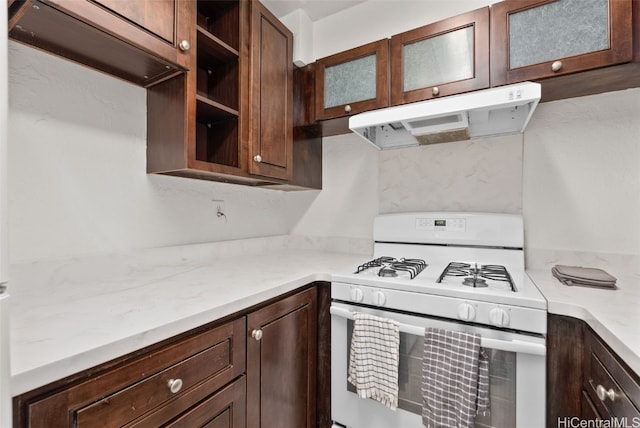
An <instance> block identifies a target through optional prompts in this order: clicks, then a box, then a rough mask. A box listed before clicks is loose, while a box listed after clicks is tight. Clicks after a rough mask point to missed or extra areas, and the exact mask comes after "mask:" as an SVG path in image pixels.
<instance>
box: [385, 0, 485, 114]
mask: <svg viewBox="0 0 640 428" xmlns="http://www.w3.org/2000/svg"><path fill="white" fill-rule="evenodd" d="M487 87H489V8H488V7H485V8H482V9H478V10H475V11H472V12H469V13H465V14H462V15H458V16H455V17H452V18H449V19H445V20H443V21H438V22H436V23H433V24H429V25H426V26H424V27H420V28H416V29H414V30H411V31H407V32H405V33H401V34H398V35H395V36H393V37H392V38H391V104H393V105H396V104H403V103H408V102H413V101H420V100H427V99H430V98H434V97H438V96H444V95H451V94H456V93H461V92H467V91H472V90H476V89H482V88H487Z"/></svg>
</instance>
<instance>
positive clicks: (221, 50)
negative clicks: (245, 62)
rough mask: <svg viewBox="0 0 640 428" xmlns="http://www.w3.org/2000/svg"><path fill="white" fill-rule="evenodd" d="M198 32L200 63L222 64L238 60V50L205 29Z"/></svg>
mask: <svg viewBox="0 0 640 428" xmlns="http://www.w3.org/2000/svg"><path fill="white" fill-rule="evenodd" d="M197 31H198V38H197V40H198V62H201V61H203V62H208V63H212V64H215V63H221V64H224V63H225V62H228V61H233V60H237V59H238V55H239V54H238V50H237V49H236V48H233V47H231V46H229V45H228V44H226V43H225V42H223V41H222V40H220V39H219V38H217V37H216V36H214V35H213V34H211V33H210V32H208V31H207V30H206V29H204V28H203V27H201V26H199V25H198V27H197Z"/></svg>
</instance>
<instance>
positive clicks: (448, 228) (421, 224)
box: [416, 218, 467, 232]
mask: <svg viewBox="0 0 640 428" xmlns="http://www.w3.org/2000/svg"><path fill="white" fill-rule="evenodd" d="M466 228H467V220H466V219H464V218H416V230H433V231H437V232H464V231H465V230H466Z"/></svg>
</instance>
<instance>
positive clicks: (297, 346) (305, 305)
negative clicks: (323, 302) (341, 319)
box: [247, 287, 318, 428]
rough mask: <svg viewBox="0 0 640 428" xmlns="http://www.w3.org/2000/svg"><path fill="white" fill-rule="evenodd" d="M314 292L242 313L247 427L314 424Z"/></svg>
mask: <svg viewBox="0 0 640 428" xmlns="http://www.w3.org/2000/svg"><path fill="white" fill-rule="evenodd" d="M317 320H318V311H317V290H316V288H315V287H314V288H310V289H307V290H305V291H303V292H300V293H298V294H294V295H292V296H290V297H288V298H286V299H283V300H280V301H277V302H275V303H273V304H271V305H269V306H267V307H265V308H262V309H259V310H257V311H255V312H253V313H250V314H249V315H247V427H249V428H256V427H262V428H272V427H280V428H303V427H315V426H316V364H317V326H318V324H317Z"/></svg>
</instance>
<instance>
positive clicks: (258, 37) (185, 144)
mask: <svg viewBox="0 0 640 428" xmlns="http://www.w3.org/2000/svg"><path fill="white" fill-rule="evenodd" d="M193 20H194V24H195V25H193V32H194V34H193V38H194V39H195V40H196V46H195V49H194V51H193V53H192V55H191V63H190V67H189V71H187V73H186V74H185V75H184V76H181V77H179V78H177V79H171V81H167V82H163V83H161V84H159V85H157V87H154V88H151V89H150V90H149V91H148V94H147V107H148V108H147V118H148V121H147V122H148V124H147V171H148V172H150V173H162V174H171V175H178V176H183V177H191V178H199V179H209V180H216V181H226V182H233V183H241V184H250V185H260V186H262V185H278V184H288V183H289V180H290V178H291V177H292V153H293V148H292V142H293V138H292V134H293V125H292V118H293V112H292V104H293V95H292V94H293V91H292V87H293V59H292V56H293V53H292V52H293V35H292V34H291V32H290V31H289V30H288V29H287V28H286V27H285V26H284V25H283V24H282V23H280V22H279V21H278V20H277V19H276V18H275V17H274V16H273V15H272V14H271V13H270V12H269V11H268V10H267V9H265V8H264V6H262V5H261V4H260V3H259V2H258V1H255V0H224V1H204V0H200V1H197V2H196V8H195V13H194V16H193Z"/></svg>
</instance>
